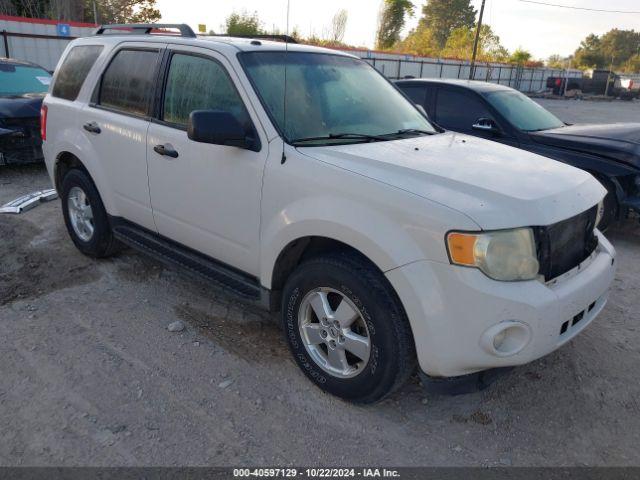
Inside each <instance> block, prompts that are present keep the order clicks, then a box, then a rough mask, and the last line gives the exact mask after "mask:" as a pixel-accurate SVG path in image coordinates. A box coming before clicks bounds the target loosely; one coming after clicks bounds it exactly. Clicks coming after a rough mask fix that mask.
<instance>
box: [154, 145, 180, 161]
mask: <svg viewBox="0 0 640 480" xmlns="http://www.w3.org/2000/svg"><path fill="white" fill-rule="evenodd" d="M153 151H154V152H156V153H157V154H158V155H164V156H165V157H171V158H178V152H177V151H176V150H175V149H174V148H173V146H171V144H170V143H166V144H164V145H156V146H155V147H153Z"/></svg>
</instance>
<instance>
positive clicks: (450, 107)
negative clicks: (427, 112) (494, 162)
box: [434, 86, 518, 146]
mask: <svg viewBox="0 0 640 480" xmlns="http://www.w3.org/2000/svg"><path fill="white" fill-rule="evenodd" d="M434 113H435V118H434V120H435V122H436V123H437V124H438V125H440V126H441V127H442V128H444V129H446V130H453V131H454V132H461V133H466V134H467V135H473V136H476V137H481V138H485V139H487V140H494V141H496V142H500V143H505V144H508V145H512V146H518V141H517V139H516V138H515V137H514V136H512V135H511V133H510V129H508V126H506V125H501V124H500V122H499V121H498V120H497V119H496V117H495V115H493V113H492V112H491V109H490V107H489V106H488V105H487V103H486V102H485V100H484V99H483V98H482V97H481V96H480V95H478V94H477V93H475V92H473V91H468V90H465V89H462V88H456V87H450V86H439V87H438V89H437V92H436V98H435V112H434ZM480 119H489V120H493V121H494V122H495V123H496V124H497V125H498V127H500V128H501V130H502V132H503V133H501V134H495V133H491V132H484V131H479V130H475V129H474V128H473V125H474V124H476V123H477V122H478V120H480Z"/></svg>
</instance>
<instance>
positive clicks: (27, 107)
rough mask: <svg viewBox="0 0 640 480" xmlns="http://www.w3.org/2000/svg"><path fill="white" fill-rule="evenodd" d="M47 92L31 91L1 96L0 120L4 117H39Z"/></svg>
mask: <svg viewBox="0 0 640 480" xmlns="http://www.w3.org/2000/svg"><path fill="white" fill-rule="evenodd" d="M44 96H45V94H44V93H42V94H39V93H29V94H25V95H15V96H10V97H1V96H0V121H1V120H2V119H3V118H28V117H31V118H33V117H39V116H40V106H41V105H42V100H43V99H44Z"/></svg>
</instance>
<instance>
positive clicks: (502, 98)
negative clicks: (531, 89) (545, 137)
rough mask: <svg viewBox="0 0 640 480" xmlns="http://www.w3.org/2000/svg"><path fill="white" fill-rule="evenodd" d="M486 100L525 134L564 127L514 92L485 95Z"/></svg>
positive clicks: (524, 97)
mask: <svg viewBox="0 0 640 480" xmlns="http://www.w3.org/2000/svg"><path fill="white" fill-rule="evenodd" d="M485 95H486V98H487V100H488V101H489V103H490V104H491V105H493V106H494V107H495V109H496V110H498V112H500V113H501V114H502V116H503V117H505V118H506V119H507V120H508V121H509V123H511V124H512V125H513V126H514V127H516V128H518V129H520V130H524V131H526V132H533V131H538V130H549V129H551V128H559V127H564V123H562V121H561V120H559V119H558V118H557V117H556V116H555V115H553V114H552V113H551V112H549V111H547V110H545V109H544V108H543V107H541V106H540V105H538V104H537V103H536V102H534V101H533V100H531V99H530V98H529V97H527V96H526V95H523V94H522V93H520V92H517V91H515V90H501V91H498V92H491V93H487V94H485Z"/></svg>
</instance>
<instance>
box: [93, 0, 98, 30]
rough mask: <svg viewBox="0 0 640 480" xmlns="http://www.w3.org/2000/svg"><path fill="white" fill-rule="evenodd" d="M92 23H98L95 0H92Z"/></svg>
mask: <svg viewBox="0 0 640 480" xmlns="http://www.w3.org/2000/svg"><path fill="white" fill-rule="evenodd" d="M93 23H95V24H96V25H98V7H97V6H96V0H93Z"/></svg>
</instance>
